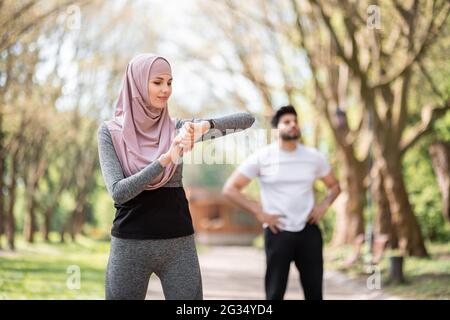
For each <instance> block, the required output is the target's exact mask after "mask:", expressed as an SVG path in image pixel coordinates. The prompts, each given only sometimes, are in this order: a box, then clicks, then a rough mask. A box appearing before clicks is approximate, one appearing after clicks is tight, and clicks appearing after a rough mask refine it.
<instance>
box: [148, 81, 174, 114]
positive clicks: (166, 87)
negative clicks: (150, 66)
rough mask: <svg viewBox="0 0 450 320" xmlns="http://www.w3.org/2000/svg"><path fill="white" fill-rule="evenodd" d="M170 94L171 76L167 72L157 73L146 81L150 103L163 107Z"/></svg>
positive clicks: (156, 106)
mask: <svg viewBox="0 0 450 320" xmlns="http://www.w3.org/2000/svg"><path fill="white" fill-rule="evenodd" d="M171 94H172V76H171V75H169V74H158V75H156V76H154V77H152V78H150V81H149V82H148V96H149V98H150V105H151V106H153V107H155V108H158V109H163V108H165V107H166V106H167V101H168V100H169V97H170V95H171Z"/></svg>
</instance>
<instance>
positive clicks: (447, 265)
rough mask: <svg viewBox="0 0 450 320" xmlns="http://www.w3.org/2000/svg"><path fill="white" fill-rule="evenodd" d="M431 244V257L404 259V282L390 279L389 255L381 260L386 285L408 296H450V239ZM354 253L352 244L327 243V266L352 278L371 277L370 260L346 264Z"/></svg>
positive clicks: (399, 295) (392, 292) (416, 297)
mask: <svg viewBox="0 0 450 320" xmlns="http://www.w3.org/2000/svg"><path fill="white" fill-rule="evenodd" d="M427 248H428V251H429V254H430V258H416V257H406V258H405V259H404V265H403V273H404V277H405V283H403V284H392V283H391V284H390V283H389V259H388V257H386V256H385V257H384V258H383V259H382V260H381V261H380V263H379V264H378V270H379V271H380V273H381V276H382V281H381V284H382V289H383V290H384V291H385V292H386V293H389V294H392V295H395V296H397V297H399V298H405V299H446V300H448V299H450V243H428V244H427ZM350 253H351V248H349V247H343V248H330V247H327V248H326V249H325V268H329V269H334V270H339V271H343V272H345V273H346V274H347V275H348V276H349V277H352V278H365V279H367V277H368V275H370V273H368V272H367V264H366V263H363V262H364V261H359V262H358V263H356V264H354V265H352V266H348V265H346V262H345V260H346V258H347V257H348V256H349V255H350ZM363 260H364V259H363ZM372 272H373V269H372Z"/></svg>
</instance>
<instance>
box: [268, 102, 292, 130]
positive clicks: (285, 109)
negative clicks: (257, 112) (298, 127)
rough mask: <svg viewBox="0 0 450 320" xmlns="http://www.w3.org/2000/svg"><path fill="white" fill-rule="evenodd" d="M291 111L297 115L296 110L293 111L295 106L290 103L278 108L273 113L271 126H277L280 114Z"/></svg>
mask: <svg viewBox="0 0 450 320" xmlns="http://www.w3.org/2000/svg"><path fill="white" fill-rule="evenodd" d="M288 113H291V114H293V115H295V116H296V117H297V111H295V108H294V107H293V106H291V105H288V106H283V107H281V108H280V109H278V110H277V112H275V114H274V115H273V117H272V121H271V123H272V127H273V128H276V127H277V126H278V122H279V121H280V118H281V116H283V115H285V114H288Z"/></svg>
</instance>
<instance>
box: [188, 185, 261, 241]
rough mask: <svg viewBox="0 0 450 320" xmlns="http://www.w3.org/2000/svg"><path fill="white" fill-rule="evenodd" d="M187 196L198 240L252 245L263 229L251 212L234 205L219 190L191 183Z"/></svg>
mask: <svg viewBox="0 0 450 320" xmlns="http://www.w3.org/2000/svg"><path fill="white" fill-rule="evenodd" d="M186 197H187V198H188V200H189V209H190V211H191V215H192V220H193V223H194V228H195V232H196V238H197V241H198V242H199V243H203V244H215V245H251V244H252V242H253V240H254V239H255V237H257V236H258V235H259V234H260V233H261V232H262V226H261V224H260V223H259V222H258V221H257V220H256V218H255V217H254V216H253V215H252V214H251V213H249V212H247V211H245V210H242V209H240V208H238V207H237V206H235V205H233V204H232V203H231V202H230V201H229V200H227V199H226V198H225V197H224V196H223V195H222V194H220V192H215V191H210V190H208V189H206V188H199V187H188V188H186Z"/></svg>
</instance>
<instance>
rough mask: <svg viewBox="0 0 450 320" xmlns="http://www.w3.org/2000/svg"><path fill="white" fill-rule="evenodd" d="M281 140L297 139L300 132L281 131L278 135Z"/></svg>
mask: <svg viewBox="0 0 450 320" xmlns="http://www.w3.org/2000/svg"><path fill="white" fill-rule="evenodd" d="M280 138H281V140H283V141H293V140H298V139H299V138H300V132H297V133H294V134H288V133H282V134H281V135H280Z"/></svg>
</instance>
